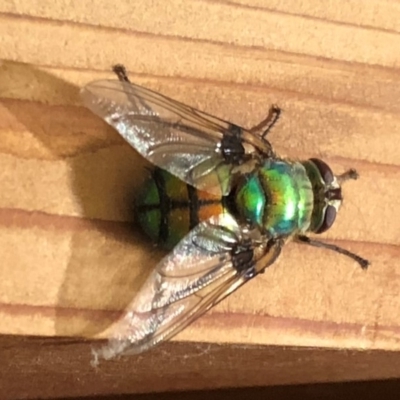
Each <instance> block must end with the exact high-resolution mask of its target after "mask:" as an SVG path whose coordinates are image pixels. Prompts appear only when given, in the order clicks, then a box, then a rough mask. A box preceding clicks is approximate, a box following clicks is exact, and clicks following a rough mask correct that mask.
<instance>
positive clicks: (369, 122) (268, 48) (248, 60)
mask: <svg viewBox="0 0 400 400" xmlns="http://www.w3.org/2000/svg"><path fill="white" fill-rule="evenodd" d="M281 3H282V2H278V1H276V0H268V1H264V2H259V1H258V2H257V1H253V2H249V1H248V0H237V1H232V2H228V1H222V0H220V1H211V0H201V1H200V0H198V1H187V2H181V1H178V0H173V1H171V2H169V3H168V8H167V7H165V2H161V1H158V2H157V1H155V2H152V3H151V4H149V3H148V2H139V1H136V2H131V1H128V0H126V1H121V2H119V3H118V4H119V5H118V8H116V9H115V13H110V11H109V7H110V3H109V2H108V1H106V0H101V1H98V2H96V3H95V2H91V1H87V2H81V3H79V4H74V5H72V4H71V3H70V2H68V1H65V0H57V1H52V2H50V1H48V0H46V1H40V2H39V1H29V2H27V1H20V2H3V4H0V60H2V61H0V134H1V138H2V140H1V141H0V171H1V172H0V184H1V189H2V190H1V191H0V259H1V260H2V262H1V269H0V270H1V276H2V277H4V278H3V279H1V280H0V333H2V334H4V335H7V334H12V335H15V334H17V335H41V336H49V337H56V338H57V337H65V336H69V337H86V338H95V337H104V336H107V334H108V333H107V328H109V327H110V325H111V323H112V322H113V321H115V320H116V319H117V318H118V316H119V315H120V314H121V311H122V310H123V309H124V308H125V307H126V305H127V304H128V303H129V302H130V300H131V299H132V298H133V296H134V294H135V292H136V291H137V290H138V288H139V287H140V284H141V283H142V282H143V280H144V279H145V277H146V276H147V274H148V273H149V271H151V268H152V267H153V266H154V265H155V264H156V262H157V260H159V259H160V257H161V256H162V252H161V251H158V250H157V249H154V247H153V245H152V244H150V243H148V242H147V241H146V239H145V238H143V236H142V235H141V234H140V233H139V232H137V230H136V229H135V224H134V220H133V215H132V199H133V194H134V193H135V190H136V189H137V187H138V186H139V185H140V182H141V181H142V179H143V177H145V175H146V171H145V170H144V166H146V165H147V164H146V163H145V162H144V160H143V159H141V158H140V157H139V156H138V155H137V154H136V153H135V152H134V151H133V150H132V149H131V148H130V147H129V146H128V145H127V144H126V143H124V142H123V140H122V139H121V138H120V137H119V136H118V134H116V133H115V132H114V131H113V130H112V129H111V128H110V127H108V126H107V125H106V124H105V123H103V122H102V121H100V120H99V119H98V118H96V117H95V116H94V115H92V114H91V113H90V112H89V111H88V110H86V109H84V108H83V107H82V106H81V104H80V99H79V88H80V87H81V86H82V85H84V84H85V83H87V82H89V81H90V80H93V79H98V78H106V77H107V78H112V74H111V73H110V71H109V69H110V66H111V65H112V64H115V63H117V62H121V63H124V64H125V65H126V67H127V68H128V70H129V72H130V76H131V79H132V80H134V81H135V82H137V83H139V84H142V85H145V86H147V87H150V88H152V89H155V90H158V91H160V92H162V93H164V94H166V95H169V96H171V97H173V98H176V99H178V100H181V101H183V102H185V103H187V104H189V105H192V106H194V107H197V108H200V109H202V110H204V111H207V112H210V113H212V114H215V115H217V116H219V117H221V118H224V119H228V120H231V121H232V122H235V123H237V124H239V125H242V126H246V127H251V126H253V125H255V124H257V123H258V122H259V121H260V120H261V119H263V118H264V117H265V114H266V110H267V109H268V107H269V105H270V104H272V103H275V104H278V105H279V106H281V107H282V109H283V111H284V112H283V115H282V118H281V120H280V121H279V124H278V125H277V127H276V128H275V129H274V131H273V132H272V133H271V137H270V140H271V141H272V143H273V145H274V147H275V148H276V150H277V151H278V152H279V154H282V155H284V156H291V157H299V158H306V157H309V156H317V157H321V158H323V159H326V160H327V161H328V162H329V163H330V164H331V165H332V166H333V168H334V170H335V171H337V172H338V173H340V172H342V171H343V170H345V169H346V168H349V167H355V168H356V169H357V170H358V171H359V173H360V175H361V179H360V180H358V181H356V182H351V183H348V184H347V185H346V186H345V188H344V196H345V202H344V206H343V208H342V210H341V212H340V215H339V217H338V220H337V222H336V223H335V226H334V227H333V228H332V230H330V231H329V232H327V234H324V235H323V236H324V238H326V239H327V240H329V241H331V242H332V243H337V244H339V245H341V246H343V247H345V248H348V249H350V250H352V251H355V252H357V253H359V254H362V255H363V256H365V257H366V258H369V259H370V260H371V262H372V266H371V268H370V270H369V271H368V272H364V271H361V270H359V268H358V266H357V265H354V263H352V262H351V261H350V260H347V259H345V258H343V257H340V256H338V255H336V254H332V253H329V252H325V251H322V250H317V249H305V248H304V247H302V246H299V245H295V244H290V245H288V246H287V248H285V250H284V252H283V255H282V257H281V258H280V259H279V260H278V262H277V263H276V264H275V265H274V266H273V267H272V268H270V269H269V270H268V271H267V272H266V273H265V274H264V275H263V276H260V277H257V279H255V280H254V281H252V282H251V283H249V284H248V285H246V286H245V287H243V288H242V289H241V290H240V291H238V292H237V293H235V294H234V295H232V296H231V297H230V298H228V299H227V300H226V301H224V302H223V303H221V304H220V305H218V307H216V308H215V309H214V310H212V311H211V312H210V313H208V314H207V315H206V316H205V317H204V318H202V319H201V320H199V321H197V322H196V323H195V324H193V325H192V326H191V327H189V328H188V329H187V330H185V331H184V332H182V334H180V335H179V336H178V337H177V338H176V339H175V340H176V342H177V344H176V345H174V346H172V345H171V346H172V347H171V349H173V351H177V352H178V353H179V351H180V350H179V349H180V347H179V346H182V349H184V350H182V351H192V349H193V347H190V346H189V345H188V344H184V343H187V342H208V343H211V344H213V345H216V344H222V343H227V344H231V346H233V345H234V344H235V345H246V346H263V347H262V348H263V349H267V348H266V347H264V346H269V345H275V346H313V347H319V348H323V347H324V348H333V349H354V350H373V349H375V350H380V351H381V350H390V351H395V352H397V351H399V349H400V311H399V310H400V298H399V296H398V293H399V292H400V280H399V279H398V278H399V273H398V271H397V269H398V268H397V267H398V264H399V262H398V260H399V256H400V247H399V243H400V241H399V237H400V235H399V234H400V224H399V222H398V221H399V220H400V209H399V207H396V205H397V201H396V199H397V198H398V197H399V194H400V193H399V191H400V189H399V185H398V175H399V165H400V162H399V160H400V147H399V146H397V145H396V143H397V142H398V140H399V138H400V114H399V111H400V106H399V101H398V99H399V98H400V85H399V84H398V81H399V66H400V58H399V57H400V56H399V54H398V52H395V51H393V49H395V48H396V46H397V44H398V41H399V31H400V26H399V25H398V21H399V17H400V7H399V5H398V3H396V2H393V1H389V0H384V1H379V4H378V2H377V1H372V2H370V3H368V5H366V4H365V2H362V1H361V0H351V1H350V2H347V3H346V5H342V4H341V5H340V6H339V5H338V4H339V3H337V2H335V1H333V0H332V1H330V2H329V7H324V8H321V6H320V5H319V3H318V2H317V1H316V0H307V1H306V0H304V1H302V2H298V3H296V5H295V6H293V7H290V9H289V8H287V5H285V4H281ZM378 6H379V7H378ZM112 7H113V9H114V7H115V5H113V6H112ZM1 340H2V339H1V338H0V343H1ZM178 344H179V345H178ZM33 345H34V344H32V346H33ZM187 346H189V347H187ZM56 347H57V345H55V348H56ZM279 348H280V349H281V350H280V351H279V352H277V354H278V355H277V357H280V356H281V355H282V354H284V352H283V351H282V349H283V348H282V347H279ZM82 351H88V349H87V348H82ZM171 351H172V350H171ZM230 351H231V352H232V353H229V352H227V353H221V355H219V356H218V357H228V356H227V354H228V353H229V354H235V347H230ZM265 351H268V350H265ZM288 351H289V352H291V351H292V350H288ZM60 354H61V353H60ZM62 354H64V355H65V353H62ZM156 354H157V353H156ZM180 354H181V353H180ZM294 354H295V353H294ZM313 354H314V353H313ZM324 354H326V357H327V360H329V357H331V356H330V354H331V353H330V352H329V351H327V352H326V353H325V352H324ZM335 354H336V353H335ZM338 354H339V353H338ZM354 354H356V353H354ZM357 354H358V353H357ZM360 354H362V353H360ZM374 354H378V353H375V352H374V353H371V357H372V358H373V357H374ZM379 354H380V353H379ZM60 357H61V355H60ZM85 357H87V358H89V357H90V354H89V352H88V353H87V354H86V355H85ZM143 357H145V356H143ZM229 357H230V356H229ZM220 361H221V362H223V361H224V360H223V359H221V360H220ZM225 361H226V360H225ZM25 362H26V363H27V364H26V365H28V364H29V360H28V359H26V360H25ZM121 362H123V363H125V362H128V363H130V362H132V363H134V362H135V361H121ZM327 362H328V361H327ZM113 365H115V364H114V363H113ZM88 368H89V367H88ZM104 368H109V367H104ZM349 368H350V367H349ZM354 368H356V367H354ZM346 371H347V370H346ZM376 371H379V369H377V370H376ZM381 371H382V374H380V373H379V374H378V373H376V374H372V373H371V374H368V373H367V372H366V371H365V370H364V369H363V370H362V371H361V372H360V374H359V373H358V372H357V373H356V371H353V372H354V373H353V375H352V376H354V377H355V378H357V379H358V378H359V379H372V378H378V377H381V378H385V377H394V376H398V375H396V374H393V373H392V372H390V373H389V372H388V371H389V370H388V369H385V368H383V369H382V370H381ZM175 372H176V373H180V372H179V371H178V370H176V371H175ZM325 372H326V371H325ZM21 373H22V372H21ZM57 373H58V372H57ZM385 373H387V375H386V376H385ZM321 374H322V373H321ZM362 374H364V375H363V376H362ZM139 375H140V374H139ZM339 375H340V379H342V378H343V379H344V378H345V377H344V375H341V374H339ZM339 375H338V376H339ZM124 376H125V379H126V380H129V379H130V375H129V374H126V373H125V375H124ZM233 376H234V375H232V376H231V377H230V378H232V377H233ZM272 376H273V377H277V376H278V375H277V373H276V374H275V373H274V374H273V375H272ZM311 377H312V373H311V370H310V371H308V372H307V371H304V373H303V374H302V376H301V379H300V378H299V379H300V380H296V379H297V378H296V379H294V380H292V381H290V379H289V378H288V380H287V381H285V382H286V383H295V382H299V381H301V382H307V379H311ZM55 379H56V378H55ZM274 379H275V378H274ZM276 379H277V381H276V382H274V381H273V379H272V378H271V380H268V381H265V382H264V383H265V384H267V383H268V384H273V383H279V382H281V381H280V380H279V379H278V378H276ZM338 379H339V378H338ZM121 380H123V378H122V377H121ZM311 380H312V379H311ZM228 381H229V379H228V378H227V381H226V382H227V383H228ZM146 382H148V383H149V385H148V386H147V388H146V387H144V386H143V387H142V386H141V389H140V391H151V390H153V386H152V385H151V384H150V382H152V380H151V379H150V378H148V380H147V381H146ZM229 382H232V383H234V379H232V380H231V381H229ZM254 384H259V383H258V381H257V382H256V381H254ZM88 385H89V384H88ZM121 385H122V384H121ZM193 385H194V386H193V387H190V385H189V384H188V385H187V386H185V388H187V389H190V388H192V389H194V388H200V386H199V387H197V386H195V384H194V383H193ZM222 386H223V385H222ZM116 387H119V389H118V390H120V391H119V392H120V393H122V392H123V390H122V386H118V385H117V386H116ZM215 387H216V386H215ZM133 388H134V386H130V389H129V390H132V391H133V392H135V390H134V389H133ZM164 389H166V388H164V387H162V388H160V389H159V390H164ZM171 389H176V388H172V387H171ZM29 390H31V389H29ZM29 390H28V386H27V392H26V393H29ZM32 390H33V389H32ZM118 390H117V389H116V391H115V393H118ZM32 393H33V392H32ZM57 393H59V394H57V395H60V396H61V395H67V393H64V394H63V393H62V392H61V391H60V392H57ZM85 393H86V394H87V393H89V392H85ZM99 393H100V392H99ZM101 393H103V394H106V393H109V392H107V391H104V392H101ZM113 393H114V392H113ZM83 394H84V392H82V393H78V392H77V394H76V395H83ZM49 396H51V395H50V394H49ZM54 396H55V394H54Z"/></svg>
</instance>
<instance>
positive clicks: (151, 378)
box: [0, 336, 400, 400]
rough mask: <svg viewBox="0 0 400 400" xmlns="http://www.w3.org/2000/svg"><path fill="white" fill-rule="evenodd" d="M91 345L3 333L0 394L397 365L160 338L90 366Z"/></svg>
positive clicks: (352, 377) (309, 376) (124, 389)
mask: <svg viewBox="0 0 400 400" xmlns="http://www.w3.org/2000/svg"><path fill="white" fill-rule="evenodd" d="M92 345H93V342H88V341H82V340H81V341H78V340H71V339H66V340H65V339H64V340H63V339H59V338H52V339H50V338H47V340H46V339H42V338H29V337H18V336H12V337H9V336H4V337H3V340H2V341H1V342H0V356H1V360H2V375H3V379H2V380H1V382H0V383H1V387H0V388H1V391H0V394H2V397H1V399H2V400H6V399H22V398H29V399H38V398H40V399H55V398H73V399H74V398H77V397H78V396H82V398H86V396H95V395H103V396H104V395H109V396H110V398H115V396H114V397H112V395H115V394H128V393H142V392H150V391H151V392H166V391H189V390H210V389H217V388H224V387H236V388H245V387H264V386H272V385H287V384H304V383H318V382H321V383H325V382H332V383H333V382H344V381H346V382H349V381H361V380H362V381H365V380H372V379H388V378H391V377H396V376H398V371H399V370H400V358H399V356H398V353H397V352H392V351H382V350H374V351H369V350H368V351H356V350H338V349H336V350H334V349H325V350H321V349H310V348H304V347H302V348H299V347H297V348H296V347H285V348H284V347H281V346H269V347H266V346H258V345H251V346H250V345H218V344H210V343H189V342H187V343H177V342H169V343H163V344H162V345H160V346H159V347H158V348H155V349H153V350H151V351H149V352H148V353H147V354H146V355H139V356H138V357H125V358H122V359H120V360H111V361H109V362H107V363H103V364H101V365H100V367H99V368H98V369H93V367H91V366H90V347H91V346H92ZM150 389H151V390H150ZM310 390H312V387H311V386H310ZM349 393H352V392H350V391H348V394H349ZM397 393H398V391H397ZM352 394H353V396H352V397H351V398H355V399H356V398H357V397H356V396H354V393H352ZM383 394H385V399H386V398H391V397H389V396H388V397H386V393H385V392H382V393H381V395H383ZM325 395H326V393H325ZM205 396H206V397H207V398H209V397H210V396H209V395H207V394H205ZM100 398H102V397H100ZM117 398H118V397H117ZM178 398H179V397H178ZM189 398H190V397H189ZM194 398H196V397H194ZM203 398H204V396H203ZM222 398H223V397H222ZM242 398H243V397H242ZM255 398H268V399H269V398H270V396H261V397H257V396H256V397H255ZM281 398H284V397H283V396H282V397H281ZM291 398H297V397H296V396H294V397H291ZM300 398H305V396H300ZM320 398H330V397H323V396H321V397H320ZM332 398H342V396H337V397H332ZM368 398H369V397H366V399H368ZM375 398H377V397H375ZM393 398H395V399H397V398H398V395H397V397H393Z"/></svg>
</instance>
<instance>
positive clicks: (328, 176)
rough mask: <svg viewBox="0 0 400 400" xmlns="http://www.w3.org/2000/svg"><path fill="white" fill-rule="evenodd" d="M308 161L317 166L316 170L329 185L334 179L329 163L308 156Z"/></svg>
mask: <svg viewBox="0 0 400 400" xmlns="http://www.w3.org/2000/svg"><path fill="white" fill-rule="evenodd" d="M310 161H312V162H313V163H314V165H315V166H316V167H317V168H318V171H319V173H320V174H321V176H322V179H323V180H324V182H325V183H326V184H327V185H330V184H331V183H332V182H333V180H334V179H335V176H334V175H333V172H332V170H331V168H330V167H329V165H328V164H326V163H325V162H323V161H322V160H320V159H319V158H310Z"/></svg>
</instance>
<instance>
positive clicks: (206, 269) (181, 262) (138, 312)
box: [97, 214, 282, 359]
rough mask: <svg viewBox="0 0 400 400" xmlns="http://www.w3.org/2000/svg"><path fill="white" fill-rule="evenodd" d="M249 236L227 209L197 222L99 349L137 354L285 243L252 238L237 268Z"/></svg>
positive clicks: (262, 266) (199, 312)
mask: <svg viewBox="0 0 400 400" xmlns="http://www.w3.org/2000/svg"><path fill="white" fill-rule="evenodd" d="M245 240H248V239H245V237H244V235H243V233H242V231H241V229H240V227H239V226H238V224H237V223H236V221H235V220H234V219H233V218H232V217H231V216H230V215H229V214H221V215H220V216H218V217H213V218H211V219H210V220H208V221H207V222H203V223H201V224H200V225H198V226H197V227H196V228H195V229H193V230H192V231H191V232H190V233H189V234H188V235H187V236H186V237H185V238H184V239H183V240H182V241H181V242H180V243H179V244H178V245H177V246H176V247H175V249H174V250H173V251H172V252H171V253H170V254H169V255H168V256H166V257H165V258H164V259H163V260H162V261H161V262H160V263H159V264H158V266H157V267H156V269H155V271H154V272H153V273H152V274H151V275H150V277H149V278H148V279H147V281H146V282H145V284H144V285H143V287H142V289H141V291H140V292H139V293H138V295H137V297H136V298H135V299H134V300H133V302H132V303H131V304H130V306H129V307H128V310H127V312H126V314H125V316H124V317H123V319H122V320H121V321H120V322H119V323H118V324H117V326H116V330H115V335H114V336H113V337H112V338H111V339H110V341H109V344H108V345H107V346H106V347H104V348H102V349H100V351H99V352H98V353H97V355H98V356H100V357H103V358H106V359H109V358H112V357H114V356H116V355H119V354H137V353H140V352H142V351H145V350H147V349H149V348H150V347H152V346H153V345H155V344H157V343H159V342H160V341H163V340H165V339H168V338H171V337H172V336H174V335H175V334H177V333H178V332H180V331H181V330H182V329H183V328H185V327H186V326H187V325H189V324H190V323H191V322H193V321H194V320H196V319H197V318H198V317H199V316H201V315H202V314H204V313H205V312H206V311H207V310H209V309H210V308H211V307H213V306H214V305H215V304H217V303H218V302H219V301H221V300H222V299H223V298H225V297H226V296H228V295H229V294H230V293H232V292H233V291H235V290H236V289H237V288H238V287H240V286H241V285H243V284H244V283H245V282H247V281H248V280H249V279H251V278H253V277H254V276H255V275H257V274H258V273H259V272H261V271H262V270H264V269H265V268H266V267H267V266H268V265H270V264H272V263H273V262H274V261H275V259H276V258H277V256H278V255H279V253H280V249H281V246H282V243H280V242H276V243H274V244H273V245H272V246H269V247H268V246H266V243H261V242H257V244H256V243H254V246H253V247H250V250H249V253H248V254H249V255H250V257H251V258H250V259H249V261H250V263H249V264H248V265H247V264H246V265H247V267H246V268H238V267H237V264H238V263H237V258H236V257H239V258H240V257H241V253H240V252H239V253H238V252H237V251H234V249H238V248H240V246H242V245H244V243H245ZM246 243H247V242H246ZM243 248H244V247H243ZM246 248H247V249H249V247H248V246H247V247H246ZM244 251H246V250H244ZM248 254H246V255H245V257H244V258H246V259H247V255H248ZM250 272H251V273H250Z"/></svg>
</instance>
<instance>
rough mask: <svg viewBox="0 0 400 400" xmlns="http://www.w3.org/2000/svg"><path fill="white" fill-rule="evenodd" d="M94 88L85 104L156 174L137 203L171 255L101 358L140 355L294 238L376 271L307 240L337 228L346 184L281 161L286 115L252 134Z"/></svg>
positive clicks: (136, 92)
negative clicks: (278, 147)
mask: <svg viewBox="0 0 400 400" xmlns="http://www.w3.org/2000/svg"><path fill="white" fill-rule="evenodd" d="M114 72H115V73H116V74H117V76H118V80H102V81H95V82H92V83H89V84H88V85H87V86H86V87H85V88H83V90H82V97H83V100H84V103H85V105H86V106H87V107H88V108H89V109H90V110H92V111H93V112H94V113H95V114H97V115H98V116H99V117H101V118H103V119H104V120H105V121H106V122H107V123H109V124H110V125H111V126H113V127H114V128H115V129H116V130H117V131H118V132H119V133H120V134H121V136H122V137H123V138H124V139H125V140H126V141H127V142H128V143H129V144H130V145H131V146H133V147H134V148H135V149H136V150H137V151H138V152H139V153H140V154H141V155H142V156H143V157H145V158H146V159H147V160H149V161H150V162H152V163H153V164H154V165H155V166H156V168H155V169H154V171H153V173H152V176H151V178H150V179H149V180H148V181H147V182H146V183H145V184H144V186H143V189H142V191H141V193H140V194H139V196H138V200H137V204H136V206H137V210H138V212H139V222H140V224H141V225H142V227H143V229H144V231H145V232H146V233H147V234H148V235H149V236H150V237H151V238H152V239H153V240H155V241H157V242H159V243H161V244H163V245H164V246H166V247H168V248H171V249H172V251H171V252H170V253H169V254H168V255H167V256H166V257H165V258H164V259H163V260H161V262H160V263H159V264H158V265H157V266H156V268H155V270H154V271H153V272H152V274H151V275H150V277H149V278H148V279H147V281H146V282H145V284H144V285H143V287H142V288H141V290H140V292H139V293H138V295H137V296H136V298H135V299H134V300H133V302H132V303H131V304H130V305H129V306H128V310H127V312H126V315H125V317H124V318H123V319H122V320H121V321H120V323H119V325H118V326H117V328H116V331H115V336H114V337H113V338H111V339H110V342H109V344H108V345H107V346H106V347H105V348H103V349H101V350H100V351H99V353H98V354H97V356H101V357H103V358H106V359H109V358H112V357H114V356H116V355H118V354H137V353H141V352H143V351H145V350H148V349H149V348H151V347H152V346H154V345H156V344H157V343H159V342H161V341H163V340H167V339H169V338H171V337H173V336H174V335H176V334H177V333H178V332H180V331H181V330H182V329H184V328H185V327H187V326H188V325H189V324H190V323H192V322H193V321H195V320H196V319H197V318H198V317H200V316H201V315H202V314H204V313H205V312H206V311H207V310H209V309H210V308H212V307H213V306H214V305H216V304H217V303H218V302H220V301H221V300H222V299H224V298H225V297H226V296H228V295H230V294H231V293H232V292H234V291H235V290H236V289H238V288H239V287H240V286H242V285H243V284H245V283H246V282H248V281H249V280H250V279H252V278H254V277H255V276H257V275H258V274H260V273H262V272H263V271H264V270H265V269H266V268H267V267H268V266H270V265H271V264H273V262H274V261H275V260H276V259H277V258H278V256H279V255H280V253H281V250H282V247H283V246H284V244H285V243H286V242H288V241H289V240H294V241H297V242H300V243H303V244H307V245H310V246H315V247H322V248H325V249H328V250H333V251H335V252H337V253H339V254H342V255H345V256H348V257H350V258H351V259H353V260H354V261H356V262H357V263H358V264H359V265H360V266H361V268H363V269H366V268H367V267H368V265H369V262H368V261H367V260H365V259H364V258H362V257H360V256H358V255H356V254H354V253H352V252H350V251H348V250H346V249H343V248H341V247H338V246H335V245H332V244H328V243H324V242H321V241H319V240H316V239H312V238H310V237H308V236H307V233H310V232H313V233H322V232H325V231H326V230H328V229H329V228H330V227H331V226H332V225H333V223H334V221H335V218H336V214H337V212H338V210H339V208H340V205H341V203H342V200H343V198H342V192H341V185H342V183H343V182H345V181H347V180H349V179H357V177H358V175H357V173H356V171H355V170H353V169H351V170H349V171H346V172H344V173H343V174H341V175H337V176H336V175H334V173H333V172H332V170H331V168H330V167H329V166H328V165H327V164H326V163H325V162H324V161H322V160H320V159H317V158H312V159H309V160H304V161H294V160H288V159H283V158H280V157H279V156H277V155H276V154H275V152H274V150H273V148H272V146H271V144H270V143H269V141H268V140H267V139H266V137H267V135H268V133H269V131H270V130H271V128H272V127H273V126H274V124H275V123H276V121H277V120H278V118H279V115H280V109H279V108H278V107H276V106H272V107H271V108H270V111H269V113H268V116H267V118H266V119H265V121H263V122H262V123H261V124H259V125H258V126H257V127H255V128H254V129H252V130H247V129H244V128H242V127H240V126H237V125H235V124H232V123H230V122H227V121H223V120H221V119H219V118H217V117H214V116H212V115H209V114H206V113H204V112H201V111H199V110H197V109H194V108H192V107H189V106H187V105H184V104H182V103H180V102H178V101H175V100H172V99H170V98H168V97H166V96H163V95H161V94H159V93H156V92H153V91H151V90H149V89H146V88H144V87H141V86H138V85H135V84H133V83H131V82H130V81H129V79H128V77H127V74H126V71H125V68H124V67H123V66H121V65H117V66H115V67H114Z"/></svg>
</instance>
